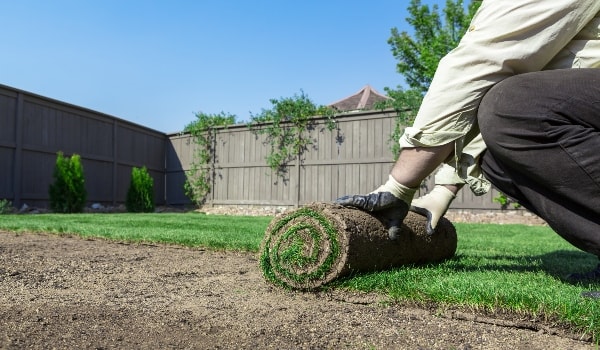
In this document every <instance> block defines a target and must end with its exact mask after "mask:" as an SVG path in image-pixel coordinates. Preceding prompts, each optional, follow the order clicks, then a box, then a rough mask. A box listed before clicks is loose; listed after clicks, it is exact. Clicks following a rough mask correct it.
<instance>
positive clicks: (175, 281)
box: [0, 232, 594, 350]
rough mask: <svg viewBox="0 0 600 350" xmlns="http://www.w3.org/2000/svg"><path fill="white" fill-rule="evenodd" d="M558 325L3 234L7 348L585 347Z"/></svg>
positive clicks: (230, 261) (0, 305)
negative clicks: (309, 289)
mask: <svg viewBox="0 0 600 350" xmlns="http://www.w3.org/2000/svg"><path fill="white" fill-rule="evenodd" d="M573 337H574V336H573V335H572V334H569V333H567V332H565V331H564V330H560V329H555V328H552V327H551V326H550V325H544V324H539V323H532V322H529V321H527V320H520V319H518V318H515V317H512V316H505V317H503V318H495V317H490V316H487V317H483V316H482V315H475V314H471V313H467V312H465V311H462V312H459V311H448V310H439V309H438V310H436V309H423V308H418V307H412V306H408V305H399V304H395V303H390V302H389V301H388V300H385V299H384V298H382V297H381V296H377V295H362V294H353V293H348V292H344V291H334V292H321V293H301V292H290V291H285V290H282V289H280V288H276V287H273V286H271V285H269V284H267V283H266V282H265V280H264V278H263V277H262V275H261V274H260V272H259V268H258V263H257V257H256V255H255V254H252V253H235V252H211V251H205V250H201V249H187V248H179V247H173V246H165V245H148V244H123V243H116V242H110V241H105V240H89V239H88V240H86V239H81V238H76V237H70V236H56V235H44V234H14V233H6V232H0V348H2V349H23V348H33V349H50V348H59V349H60V348H86V349H113V348H127V349H133V348H152V349H204V348H210V349H268V348H272V349H528V350H533V349H548V348H555V349H588V348H594V347H593V346H592V345H591V344H590V343H587V342H582V341H578V340H575V339H573Z"/></svg>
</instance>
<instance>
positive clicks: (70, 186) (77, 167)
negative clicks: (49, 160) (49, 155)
mask: <svg viewBox="0 0 600 350" xmlns="http://www.w3.org/2000/svg"><path fill="white" fill-rule="evenodd" d="M53 176H54V183H52V184H51V185H50V188H49V195H50V208H51V209H52V210H53V211H54V212H57V213H80V212H82V211H83V208H84V207H85V201H86V199H87V191H86V189H85V178H84V175H83V166H82V164H81V158H80V156H79V155H77V154H73V155H72V156H71V157H65V156H64V155H63V153H62V152H58V153H57V156H56V165H55V168H54V175H53Z"/></svg>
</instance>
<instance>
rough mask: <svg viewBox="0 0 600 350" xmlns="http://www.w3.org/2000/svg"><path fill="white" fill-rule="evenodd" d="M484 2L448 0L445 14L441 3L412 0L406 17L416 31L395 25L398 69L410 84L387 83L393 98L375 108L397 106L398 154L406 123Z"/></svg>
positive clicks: (395, 146) (395, 145)
mask: <svg viewBox="0 0 600 350" xmlns="http://www.w3.org/2000/svg"><path fill="white" fill-rule="evenodd" d="M480 4H481V2H480V1H472V2H471V3H470V5H469V6H468V8H466V9H465V7H464V5H463V1H462V0H457V1H456V2H455V1H452V0H447V1H446V7H445V8H444V10H443V15H444V16H443V18H442V16H441V15H440V12H439V9H438V6H437V5H433V7H432V8H429V6H428V5H422V4H421V1H420V0H411V2H410V5H409V6H408V12H409V14H410V16H409V17H408V18H406V21H407V22H408V24H410V25H411V26H412V27H413V33H412V35H411V34H409V33H408V32H406V31H404V32H400V31H398V28H392V30H391V32H392V35H391V37H390V38H389V39H388V44H390V46H391V47H392V54H393V55H394V57H395V58H396V59H397V60H398V63H397V65H396V70H397V71H398V73H400V74H402V75H403V76H404V79H405V80H406V83H407V84H408V86H409V88H408V89H404V88H403V87H401V86H398V87H396V89H392V88H389V87H386V88H385V91H386V93H387V95H388V96H389V97H391V98H392V99H391V100H386V101H383V102H380V103H377V104H375V108H380V109H384V108H394V109H395V110H396V112H397V118H396V127H395V128H394V131H393V133H392V135H391V136H390V144H391V145H392V146H391V149H392V152H393V154H394V156H395V157H397V156H398V152H399V150H400V149H399V145H398V140H399V139H400V136H401V135H402V132H403V129H404V126H406V125H410V124H412V122H413V121H414V117H415V115H416V112H417V111H418V109H419V106H420V105H421V102H422V100H423V96H424V94H425V93H426V92H427V90H428V89H429V85H430V84H431V81H432V80H433V75H434V74H435V71H436V69H437V66H438V64H439V62H440V60H441V59H442V57H444V56H445V55H446V54H447V53H448V52H450V51H451V50H452V49H454V48H455V47H456V46H457V45H458V42H459V41H460V39H461V38H462V36H463V35H464V33H465V32H466V31H467V29H468V27H469V23H470V21H471V18H472V17H473V15H474V14H475V11H477V9H478V8H479V5H480Z"/></svg>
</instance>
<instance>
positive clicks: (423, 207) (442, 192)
mask: <svg viewBox="0 0 600 350" xmlns="http://www.w3.org/2000/svg"><path fill="white" fill-rule="evenodd" d="M454 198H456V195H455V194H454V193H452V191H450V190H449V189H447V188H446V187H444V186H442V185H435V186H434V187H433V190H431V192H429V193H427V194H426V195H424V196H421V197H419V198H415V199H413V201H412V203H411V205H410V211H414V212H415V213H418V214H421V215H423V216H425V217H427V224H426V225H427V227H426V229H427V234H429V235H432V234H433V233H434V232H435V228H436V226H437V224H438V222H439V221H440V218H441V217H442V216H444V214H446V211H447V210H448V208H449V207H450V203H452V201H453V200H454Z"/></svg>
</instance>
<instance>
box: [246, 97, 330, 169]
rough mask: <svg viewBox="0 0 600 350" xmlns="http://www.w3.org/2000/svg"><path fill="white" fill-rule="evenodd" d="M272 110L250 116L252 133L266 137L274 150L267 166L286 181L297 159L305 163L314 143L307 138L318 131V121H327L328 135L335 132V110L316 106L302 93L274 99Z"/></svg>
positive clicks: (270, 154)
mask: <svg viewBox="0 0 600 350" xmlns="http://www.w3.org/2000/svg"><path fill="white" fill-rule="evenodd" d="M270 102H271V104H272V105H273V107H272V109H268V110H263V111H262V112H261V113H260V114H258V115H252V116H251V122H250V123H249V127H250V129H252V130H253V131H254V132H255V133H256V134H260V135H266V136H267V142H268V143H269V145H270V147H271V149H270V153H269V154H268V155H267V157H266V161H267V164H268V165H269V167H270V168H271V170H273V171H274V172H275V174H276V175H277V177H280V178H282V179H283V180H284V181H286V180H287V178H286V176H287V166H288V164H289V163H290V162H292V161H293V160H295V159H298V160H299V161H302V154H303V153H304V152H305V151H306V150H307V149H308V148H309V147H311V146H313V147H315V142H316V141H315V140H313V139H311V138H309V137H307V136H306V132H307V131H308V130H312V129H314V128H315V117H316V116H323V117H325V118H326V119H325V125H326V128H327V129H328V130H329V131H332V130H334V129H335V121H334V110H333V109H331V108H329V107H326V106H317V105H316V104H314V103H313V102H312V101H311V100H310V99H309V98H308V96H307V95H306V94H305V93H304V92H301V94H300V95H294V96H293V97H287V98H280V99H279V100H278V99H271V100H270Z"/></svg>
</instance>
